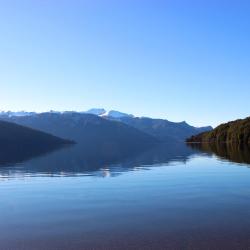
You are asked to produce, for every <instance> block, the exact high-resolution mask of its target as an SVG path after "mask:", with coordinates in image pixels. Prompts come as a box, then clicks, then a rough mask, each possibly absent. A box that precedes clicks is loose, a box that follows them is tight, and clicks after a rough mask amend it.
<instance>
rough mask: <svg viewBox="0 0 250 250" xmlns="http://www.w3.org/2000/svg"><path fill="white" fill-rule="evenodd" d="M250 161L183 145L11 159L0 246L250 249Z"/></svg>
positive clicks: (1, 189) (1, 179) (0, 182)
mask: <svg viewBox="0 0 250 250" xmlns="http://www.w3.org/2000/svg"><path fill="white" fill-rule="evenodd" d="M235 154H236V153H235V152H234V158H235ZM237 154H240V150H238V151H237ZM244 155H249V154H247V153H246V151H244ZM226 156H228V154H226ZM238 158H240V159H242V157H240V156H239V157H238ZM238 158H237V159H238ZM230 159H231V161H230ZM249 166H250V165H248V163H247V162H246V161H241V163H237V162H233V161H232V157H231V158H230V157H225V154H223V157H221V154H217V153H216V152H215V153H213V151H211V150H205V151H204V150H200V149H197V148H195V147H193V148H191V147H187V146H186V145H184V144H179V145H163V146H161V147H157V148H154V149H152V150H148V151H146V152H142V153H140V154H135V155H130V156H128V155H125V156H124V158H123V157H115V156H113V155H103V154H96V153H95V152H93V154H88V155H86V154H84V153H83V152H82V151H81V147H80V145H77V146H73V147H67V148H63V149H61V150H59V151H56V152H52V153H50V154H47V155H44V156H39V157H37V158H33V159H30V160H28V161H26V162H21V163H20V162H19V163H17V164H13V163H11V164H8V162H5V163H4V164H2V166H1V167H0V197H1V203H0V249H1V250H2V249H3V250H5V249H11V250H12V249H14V250H15V249H25V250H29V249H32V250H36V249H39V250H40V249H46V250H50V249H51V250H52V249H53V250H54V249H60V250H61V249H105V250H106V249H111V250H112V249H118V250H119V249H171V250H172V249H178V250H179V249H180V250H183V249H190V250H191V249H192V250H195V249H197V250H202V249H213V250H214V249H220V250H221V249H226V250H230V249H235V250H238V249H240V250H244V249H250V168H249Z"/></svg>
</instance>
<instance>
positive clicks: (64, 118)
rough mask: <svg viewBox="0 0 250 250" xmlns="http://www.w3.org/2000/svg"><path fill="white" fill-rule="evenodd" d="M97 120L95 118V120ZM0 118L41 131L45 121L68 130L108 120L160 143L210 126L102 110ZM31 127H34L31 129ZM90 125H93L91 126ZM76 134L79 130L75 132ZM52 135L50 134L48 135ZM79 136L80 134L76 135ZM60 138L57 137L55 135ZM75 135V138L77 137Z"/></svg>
mask: <svg viewBox="0 0 250 250" xmlns="http://www.w3.org/2000/svg"><path fill="white" fill-rule="evenodd" d="M97 118H98V119H97ZM0 119H2V120H6V121H10V122H15V123H18V124H21V125H27V126H30V127H33V128H35V129H41V130H42V129H43V128H42V127H39V126H40V125H41V124H40V123H42V122H45V121H46V124H47V123H48V124H50V123H51V126H52V127H53V126H54V125H53V122H54V120H58V126H57V127H59V126H61V123H62V124H65V123H67V124H70V125H69V126H70V127H75V126H76V125H77V124H78V125H77V126H79V128H80V127H81V126H82V124H79V121H85V119H91V120H92V119H93V121H95V122H96V123H102V122H105V120H106V121H107V120H109V121H112V122H119V123H123V124H126V125H127V126H129V127H132V128H135V129H137V130H139V131H141V132H143V133H146V134H148V135H150V136H153V137H154V138H156V139H157V140H161V141H185V139H186V138H188V137H190V136H192V135H196V134H199V133H201V132H205V131H209V130H211V129H212V127H210V126H208V127H200V128H197V127H193V126H191V125H189V124H188V123H186V122H170V121H168V120H165V119H152V118H147V117H135V116H133V115H131V114H127V113H123V112H120V111H116V110H111V111H106V110H105V109H103V108H93V109H90V110H88V111H83V112H76V111H62V112H58V111H50V112H44V113H34V112H25V111H20V112H11V111H8V112H0ZM34 124H35V126H34ZM92 125H93V126H94V122H93V123H92ZM79 131H80V129H79ZM45 132H51V133H52V132H57V130H56V129H55V131H54V130H53V131H52V130H51V131H50V130H49V126H48V128H47V130H45ZM52 134H53V133H52ZM79 134H80V132H79ZM55 135H57V136H60V135H58V134H55ZM77 136H79V135H77Z"/></svg>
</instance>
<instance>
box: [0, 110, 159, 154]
mask: <svg viewBox="0 0 250 250" xmlns="http://www.w3.org/2000/svg"><path fill="white" fill-rule="evenodd" d="M2 119H3V118H2ZM5 120H8V121H10V122H14V123H17V124H20V125H23V126H26V127H30V128H33V129H38V130H41V131H44V132H46V133H50V134H53V135H55V136H58V137H61V138H64V139H69V140H74V141H75V142H77V143H80V144H81V145H82V148H84V149H85V150H87V151H93V152H95V151H96V148H97V149H98V150H100V151H102V152H106V154H107V155H108V154H110V153H112V154H113V153H114V152H117V153H116V155H117V156H118V157H119V154H123V155H125V154H128V155H129V154H131V153H132V152H133V151H138V150H142V149H145V148H148V147H150V146H151V145H153V144H156V143H158V140H157V139H156V138H154V137H153V136H151V135H148V134H146V133H144V132H142V131H140V130H138V129H136V128H133V127H130V126H128V125H126V124H123V123H120V122H116V121H111V120H108V119H105V118H102V117H99V116H97V115H92V114H87V113H77V112H63V113H57V112H47V113H40V114H36V115H29V116H11V117H8V118H5ZM91 149H93V150H91Z"/></svg>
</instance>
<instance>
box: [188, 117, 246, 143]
mask: <svg viewBox="0 0 250 250" xmlns="http://www.w3.org/2000/svg"><path fill="white" fill-rule="evenodd" d="M187 142H189V143H190V142H202V143H203V142H205V143H206V142H209V143H231V144H240V145H243V144H250V117H248V118H245V119H241V120H236V121H231V122H228V123H225V124H221V125H219V126H218V127H217V128H215V129H213V130H212V131H209V132H205V133H201V134H198V135H194V136H192V137H190V138H189V139H187Z"/></svg>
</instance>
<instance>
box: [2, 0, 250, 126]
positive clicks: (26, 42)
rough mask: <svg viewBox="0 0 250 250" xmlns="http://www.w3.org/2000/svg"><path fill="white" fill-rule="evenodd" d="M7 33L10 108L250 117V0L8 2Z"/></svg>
mask: <svg viewBox="0 0 250 250" xmlns="http://www.w3.org/2000/svg"><path fill="white" fill-rule="evenodd" d="M0 1H1V0H0ZM0 32H1V33H0V34H1V39H0V55H1V56H0V109H1V110H29V111H46V110H51V109H53V110H86V109H89V108H92V107H104V108H106V109H117V110H120V111H124V112H128V113H134V114H136V115H139V116H151V117H161V118H166V119H168V120H172V121H183V120H186V121H187V122H189V123H191V124H193V125H198V126H200V125H208V124H211V125H213V126H215V125H217V124H219V123H221V122H225V121H228V120H233V119H236V118H243V117H246V116H249V115H250V109H249V108H250V98H249V93H250V74H249V70H250V49H249V47H250V3H249V1H240V0H238V1H233V0H231V1H222V0H221V1H220V0H217V1H214V0H209V1H200V0H199V1H198V0H197V1H192V0H182V1H179V0H165V1H160V0H159V1H157V0H154V1H153V0H151V1H147V0H141V1H140V0H124V1H123V0H119V1H117V0H115V1H111V0H110V1H106V0H100V1H97V0H86V1H84V0H81V1H80V0H79V1H76V0H71V1H69V0H68V1H65V0H58V1H56V0H36V1H34V0H30V1H28V0H22V1H20V0H17V1H13V0H8V1H7V0H5V1H1V8H0Z"/></svg>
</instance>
